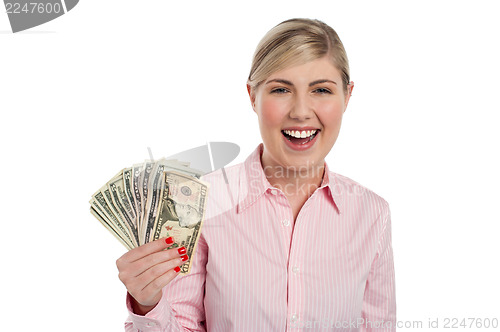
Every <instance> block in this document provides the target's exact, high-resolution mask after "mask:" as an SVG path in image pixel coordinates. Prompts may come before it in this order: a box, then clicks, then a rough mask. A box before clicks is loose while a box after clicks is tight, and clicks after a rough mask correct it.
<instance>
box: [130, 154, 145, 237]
mask: <svg viewBox="0 0 500 332" xmlns="http://www.w3.org/2000/svg"><path fill="white" fill-rule="evenodd" d="M143 166H144V164H136V165H134V166H132V189H133V195H134V201H135V211H136V216H137V220H136V224H137V228H138V229H139V231H138V233H139V234H138V235H139V239H141V238H142V237H141V229H142V226H141V223H142V195H141V181H142V180H141V179H142V169H143Z"/></svg>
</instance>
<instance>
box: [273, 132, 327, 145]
mask: <svg viewBox="0 0 500 332" xmlns="http://www.w3.org/2000/svg"><path fill="white" fill-rule="evenodd" d="M320 131H321V130H319V129H313V130H302V131H298V130H282V131H281V133H282V134H283V136H285V138H286V139H287V140H289V141H290V142H292V143H293V144H296V145H303V144H307V143H309V142H310V141H312V140H313V139H314V137H316V135H318V133H319V132H320Z"/></svg>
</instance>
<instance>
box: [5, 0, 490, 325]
mask: <svg viewBox="0 0 500 332" xmlns="http://www.w3.org/2000/svg"><path fill="white" fill-rule="evenodd" d="M495 3H497V2H496V1H475V2H472V1H467V2H463V1H432V2H431V1H418V2H417V1H411V2H410V1H404V2H403V1H397V2H396V1H394V2H388V1H373V2H368V1H366V2H361V1H312V2H306V1H300V2H293V1H275V2H272V1H245V2H242V3H241V4H240V3H239V2H236V1H233V2H229V1H225V2H213V1H189V2H183V1H164V0H162V1H159V0H150V1H142V2H140V1H129V0H106V1H89V0H87V1H81V2H80V3H79V4H78V5H77V6H76V7H75V8H74V9H73V10H72V11H70V12H69V13H68V14H66V15H64V16H62V17H60V18H58V19H56V20H54V21H52V22H49V23H47V24H44V25H41V26H39V27H35V28H33V29H31V30H28V31H26V32H22V33H17V34H12V33H11V32H10V26H9V21H8V18H7V15H6V14H5V13H4V12H3V8H2V13H0V31H1V33H0V112H1V120H0V121H1V122H0V126H1V132H0V136H1V143H0V144H1V158H2V161H1V163H0V165H1V166H0V167H1V188H0V189H1V191H0V195H1V199H0V204H1V213H2V216H1V233H0V234H1V240H0V246H1V247H0V255H1V261H0V266H1V271H2V272H1V275H0V278H1V283H0V285H1V299H0V305H1V310H0V315H1V322H0V325H1V326H2V327H1V329H2V330H3V331H6V330H9V331H10V330H12V331H28V330H32V329H34V328H35V327H40V328H47V327H51V330H55V331H88V330H92V331H122V330H123V321H124V320H125V318H126V309H125V288H124V286H123V285H122V284H121V282H120V281H119V280H118V277H117V269H116V266H115V261H116V259H117V258H118V257H120V256H121V255H122V254H123V253H124V252H125V249H124V248H123V247H122V245H121V244H120V243H119V242H118V241H117V240H116V239H114V237H113V236H112V235H111V234H110V233H108V232H107V231H106V230H105V229H104V228H103V227H102V226H101V225H100V224H99V222H98V221H97V220H96V219H94V217H93V216H91V214H90V213H89V211H88V209H89V204H88V200H89V199H90V196H91V195H92V194H93V193H94V192H95V190H96V189H98V188H99V187H100V186H101V185H103V184H104V183H105V182H106V181H107V180H109V179H110V178H111V177H112V176H113V175H114V174H115V173H116V172H118V171H119V170H120V169H122V168H123V167H127V166H130V165H132V164H133V163H137V162H140V161H142V160H144V159H146V158H148V157H149V155H148V151H147V148H148V147H150V148H151V150H152V152H153V155H154V157H155V158H158V157H161V156H168V155H171V154H174V153H177V152H180V151H183V150H186V149H188V148H192V147H195V146H199V145H202V144H205V143H206V142H207V141H230V142H235V143H237V144H238V145H239V146H240V147H241V153H240V155H239V157H238V158H237V159H236V160H235V163H236V162H241V161H243V160H244V159H245V158H246V156H247V155H248V154H250V153H251V152H252V151H253V149H254V148H255V147H256V146H257V144H258V143H259V142H260V141H261V140H260V134H259V130H258V125H257V118H256V115H255V114H254V113H253V112H252V110H251V106H250V103H249V101H248V96H247V92H246V88H245V83H246V78H247V75H248V72H249V69H250V63H251V58H252V54H253V52H254V50H255V47H256V45H257V43H258V41H259V40H260V38H261V37H262V36H263V35H264V34H265V32H267V31H268V30H269V29H270V28H272V27H273V26H274V25H276V24H278V23H279V22H281V21H283V20H285V19H288V18H292V17H308V18H318V19H320V20H323V21H324V22H326V23H328V24H330V25H331V26H332V27H333V28H334V29H335V30H336V31H337V32H338V34H339V35H340V37H341V39H342V41H343V43H344V46H345V48H346V50H347V53H348V56H349V59H350V65H351V77H352V80H353V81H354V82H355V87H354V92H353V97H352V98H351V102H350V104H349V107H348V109H347V112H346V113H345V115H344V120H343V126H342V130H341V133H340V137H339V139H338V140H337V142H336V144H335V146H334V148H333V150H332V152H331V153H330V154H329V156H328V157H327V162H328V163H329V165H330V167H331V168H332V170H333V171H335V172H337V173H340V174H343V175H345V176H348V177H350V178H352V179H354V180H355V181H357V182H359V183H361V184H363V185H365V186H366V187H368V188H370V189H372V190H373V191H375V192H376V193H378V194H379V195H380V196H382V197H384V198H385V199H386V200H387V201H388V202H389V204H390V207H391V212H392V222H393V225H392V231H393V247H394V254H395V267H396V285H397V307H398V320H400V321H402V322H406V321H410V322H411V321H421V322H423V327H424V328H422V329H415V328H413V329H400V330H408V331H412V330H422V331H424V330H429V331H431V330H432V331H437V330H443V331H444V330H447V329H444V328H443V323H444V319H446V318H459V319H462V318H469V317H471V318H483V319H484V318H490V319H491V318H494V317H496V318H497V319H500V305H499V303H498V298H499V296H500V286H499V285H500V283H499V282H498V280H499V279H500V272H499V267H498V266H499V264H498V261H499V259H498V258H499V252H500V244H499V242H500V241H499V230H500V227H499V223H500V213H499V209H498V206H499V199H500V194H499V185H500V176H499V175H498V170H499V169H500V162H499V158H498V155H499V142H500V134H499V131H498V126H499V115H498V114H499V112H500V102H499V88H500V84H499V82H498V80H499V77H500V66H499V59H500V51H499V48H498V33H499V31H500V20H498V7H499V6H498V5H496V4H495ZM228 263H230V262H228ZM429 319H432V320H435V319H439V325H440V327H441V328H439V329H426V328H425V327H426V326H427V324H428V321H429ZM69 325H72V327H71V328H68V326H69ZM462 330H464V329H462ZM465 330H471V331H474V330H486V331H488V329H484V328H483V329H476V328H474V329H465ZM489 330H492V329H489Z"/></svg>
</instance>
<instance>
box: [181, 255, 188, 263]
mask: <svg viewBox="0 0 500 332" xmlns="http://www.w3.org/2000/svg"><path fill="white" fill-rule="evenodd" d="M188 259H189V257H188V255H184V256H181V260H182V261H183V262H185V261H187V260H188Z"/></svg>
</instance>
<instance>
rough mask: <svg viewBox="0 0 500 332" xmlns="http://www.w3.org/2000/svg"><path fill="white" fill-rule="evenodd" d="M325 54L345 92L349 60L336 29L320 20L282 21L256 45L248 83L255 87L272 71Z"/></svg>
mask: <svg viewBox="0 0 500 332" xmlns="http://www.w3.org/2000/svg"><path fill="white" fill-rule="evenodd" d="M324 56H327V57H329V58H330V59H331V61H332V64H333V65H334V66H335V67H336V68H337V69H338V70H339V71H340V73H341V76H342V82H343V88H344V93H347V86H348V84H349V81H350V78H349V61H348V59H347V54H346V52H345V49H344V45H343V44H342V42H341V41H340V38H339V36H338V35H337V33H336V32H335V30H333V29H332V28H331V27H330V26H329V25H327V24H325V23H323V22H321V21H319V20H312V19H305V18H294V19H290V20H286V21H283V22H281V23H280V24H278V25H276V26H275V27H274V28H272V29H271V30H269V32H268V33H267V34H266V35H265V36H264V37H263V38H262V40H261V41H260V42H259V44H258V45H257V49H256V50H255V53H254V56H253V61H252V68H251V70H250V75H248V81H247V83H248V84H249V85H250V86H251V88H252V89H253V90H255V89H257V87H258V86H259V85H260V84H261V83H262V82H264V81H265V80H266V79H267V78H268V77H269V76H271V74H272V73H274V72H277V71H279V70H282V69H285V68H287V67H290V66H293V65H300V64H304V63H307V62H309V61H312V60H316V59H319V58H322V57H324Z"/></svg>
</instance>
